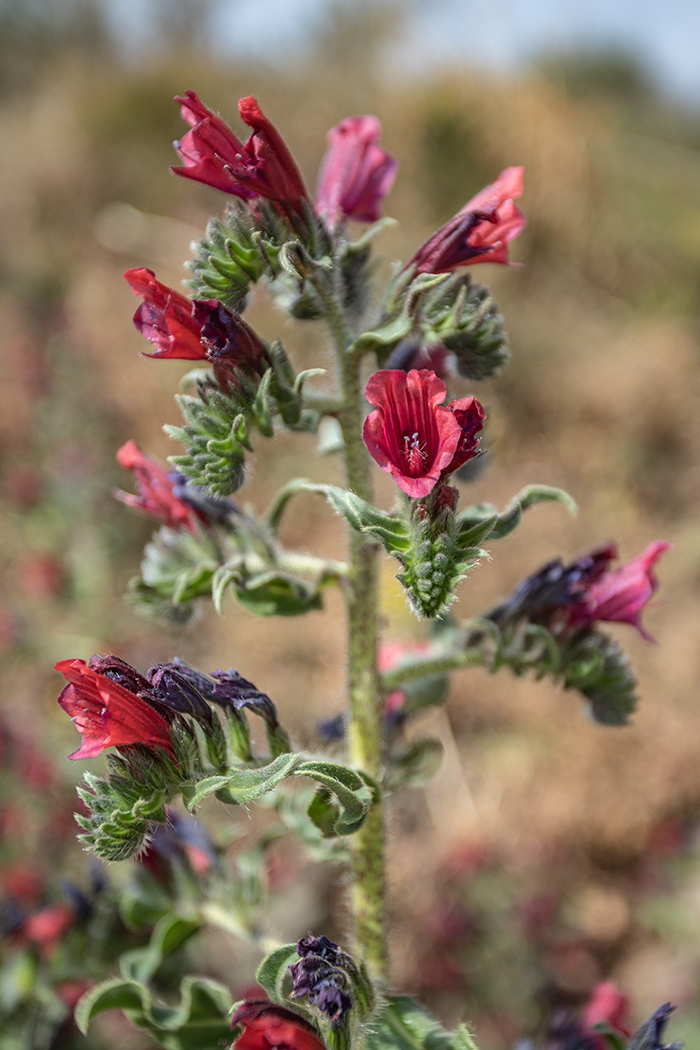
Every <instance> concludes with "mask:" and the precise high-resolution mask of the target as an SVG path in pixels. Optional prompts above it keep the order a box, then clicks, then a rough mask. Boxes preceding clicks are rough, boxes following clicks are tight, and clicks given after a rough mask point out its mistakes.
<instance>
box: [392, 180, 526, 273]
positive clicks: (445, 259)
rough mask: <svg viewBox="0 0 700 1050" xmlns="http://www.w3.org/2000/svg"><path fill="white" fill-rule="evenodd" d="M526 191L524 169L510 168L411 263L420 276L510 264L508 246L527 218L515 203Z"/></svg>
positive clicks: (416, 255)
mask: <svg viewBox="0 0 700 1050" xmlns="http://www.w3.org/2000/svg"><path fill="white" fill-rule="evenodd" d="M522 192H523V169H522V168H506V169H505V170H504V171H502V172H501V174H500V175H499V176H498V178H497V179H496V181H495V182H494V183H493V184H492V185H491V186H487V187H486V188H485V189H483V190H482V191H481V192H480V193H477V195H476V197H472V199H471V200H470V201H468V202H467V204H465V205H464V207H463V208H462V209H461V211H458V212H457V214H456V215H454V216H453V217H452V218H451V219H450V220H449V222H446V223H445V225H444V226H441V227H440V229H439V230H437V232H436V233H434V234H433V236H432V237H431V238H430V239H429V240H427V241H426V242H425V244H423V245H422V246H421V247H420V248H419V249H418V251H417V252H416V253H415V255H414V256H413V258H412V259H411V260H410V262H409V263H408V264H407V267H406V268H407V269H408V267H414V269H415V272H416V273H449V272H450V271H451V270H455V269H456V268H457V267H458V266H466V265H474V264H475V263H483V262H493V263H503V264H507V263H508V245H509V244H510V242H511V241H512V240H513V239H514V238H515V237H517V236H518V234H519V233H520V232H521V231H522V230H523V229H524V228H525V225H526V223H527V219H526V218H525V216H524V215H523V214H522V212H521V211H520V210H519V209H518V208H517V207H516V205H515V204H514V203H513V199H514V198H515V197H520V195H521V194H522Z"/></svg>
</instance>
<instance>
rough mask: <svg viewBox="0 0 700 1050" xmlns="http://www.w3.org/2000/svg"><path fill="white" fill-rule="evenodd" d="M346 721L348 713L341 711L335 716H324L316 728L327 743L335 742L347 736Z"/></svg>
mask: <svg viewBox="0 0 700 1050" xmlns="http://www.w3.org/2000/svg"><path fill="white" fill-rule="evenodd" d="M346 721H347V717H346V715H345V714H343V713H342V712H341V714H339V715H334V716H333V718H323V719H322V720H321V721H320V722H317V723H316V728H317V729H318V735H319V736H320V737H321V740H323V742H324V743H326V744H333V743H335V741H336V740H343V739H344V738H345V723H346Z"/></svg>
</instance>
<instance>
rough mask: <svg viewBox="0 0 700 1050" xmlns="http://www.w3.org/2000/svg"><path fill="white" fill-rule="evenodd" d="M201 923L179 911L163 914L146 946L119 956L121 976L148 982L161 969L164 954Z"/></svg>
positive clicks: (173, 949)
mask: <svg viewBox="0 0 700 1050" xmlns="http://www.w3.org/2000/svg"><path fill="white" fill-rule="evenodd" d="M200 925H201V924H200V923H199V922H195V921H193V920H190V919H183V918H181V916H179V915H173V914H170V915H164V916H163V918H162V919H160V921H159V922H158V923H157V924H156V926H155V929H154V930H153V933H152V935H151V940H150V942H149V944H147V945H146V947H145V948H134V949H133V950H132V951H129V952H125V953H124V954H123V955H122V956H121V958H120V960H119V968H120V970H121V973H122V977H123V978H124V979H125V980H127V981H139V982H142V983H147V982H148V981H150V980H151V978H152V977H153V975H154V974H155V973H156V972H157V971H158V970H159V969H160V966H161V964H162V962H163V959H164V958H165V956H166V955H169V954H170V953H171V952H174V951H175V950H176V949H177V948H179V947H180V946H181V945H182V944H184V943H185V941H187V940H189V939H190V937H192V936H193V935H194V934H195V933H197V931H198V930H199V928H200Z"/></svg>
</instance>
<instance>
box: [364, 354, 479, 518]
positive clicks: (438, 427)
mask: <svg viewBox="0 0 700 1050" xmlns="http://www.w3.org/2000/svg"><path fill="white" fill-rule="evenodd" d="M446 394H447V390H446V388H445V384H444V383H443V382H442V380H440V379H438V377H437V376H436V375H435V373H434V372H430V371H428V370H427V369H421V370H417V369H411V371H409V372H404V371H402V370H400V369H385V370H383V371H381V372H376V373H375V375H373V376H371V378H370V380H369V382H368V383H367V389H366V391H365V396H366V397H367V400H368V401H369V402H370V404H372V405H375V406H376V408H375V410H374V411H373V412H370V414H369V416H368V417H367V419H366V420H365V426H364V430H363V437H364V440H365V444H366V445H367V448H368V449H369V453H370V455H371V456H372V458H373V459H374V460H375V461H376V462H377V463H378V464H379V466H380V467H381V469H382V470H384V471H386V472H387V473H389V474H391V476H392V478H393V479H394V481H395V482H396V484H397V485H398V486H399V488H400V489H401V490H402V492H405V493H406V495H407V496H410V497H411V498H412V499H421V498H422V497H423V496H427V495H428V494H429V493H430V492H432V490H433V489H434V488H435V486H436V485H437V483H438V481H439V479H440V477H441V476H442V475H443V474H449V473H451V472H452V471H453V470H456V469H457V467H460V466H462V465H463V464H464V463H466V462H467V460H469V459H472V458H473V457H474V456H476V455H478V452H479V449H478V443H479V442H478V439H477V438H476V437H475V435H476V433H477V432H478V431H479V430H481V428H482V426H483V422H484V418H485V414H484V410H483V408H482V407H481V405H480V404H479V402H478V401H477V400H476V399H475V398H473V397H466V398H461V399H460V400H459V401H452V402H451V403H450V404H449V405H445V404H443V402H444V400H445V397H446Z"/></svg>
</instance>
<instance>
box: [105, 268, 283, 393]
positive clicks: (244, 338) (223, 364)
mask: <svg viewBox="0 0 700 1050" xmlns="http://www.w3.org/2000/svg"><path fill="white" fill-rule="evenodd" d="M124 277H125V278H126V280H127V281H128V282H129V284H130V285H131V288H132V291H133V292H134V294H135V295H142V296H143V297H144V302H143V303H142V304H141V306H140V307H139V308H138V310H137V311H136V313H135V314H134V324H135V325H136V327H137V328H138V330H139V331H140V332H141V335H143V336H144V337H145V338H146V339H148V340H149V342H151V343H153V344H154V346H156V347H157V350H156V353H155V354H146V357H164V358H173V359H178V360H184V361H202V360H206V361H209V362H210V363H211V364H212V365H213V367H214V375H215V376H216V379H217V381H218V383H219V385H220V386H221V387H222V388H223V389H224V390H227V391H228V390H230V388H231V387H233V386H238V385H239V383H238V379H237V377H236V372H237V371H240V372H243V373H244V374H246V375H249V376H251V377H256V376H257V377H258V378H261V377H262V376H263V374H264V373H265V370H266V369H267V368H268V367H269V366H270V364H271V360H270V354H269V351H268V349H267V346H266V345H265V343H263V341H262V340H261V339H260V338H259V336H258V335H257V333H256V332H255V331H254V330H253V329H252V328H251V327H250V325H249V324H247V323H246V322H245V321H244V320H243V318H242V317H241V316H240V315H239V314H236V313H233V311H231V310H229V309H227V307H225V306H224V305H223V303H220V302H219V301H218V299H188V298H187V296H186V295H181V294H180V292H176V291H175V289H174V288H168V286H167V284H163V283H162V282H161V281H159V280H157V278H156V276H155V274H154V273H153V271H152V270H147V269H145V268H144V267H142V268H140V269H136V270H127V271H126V273H125V274H124Z"/></svg>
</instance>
